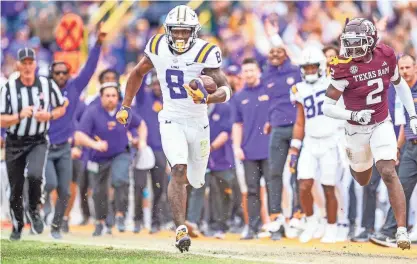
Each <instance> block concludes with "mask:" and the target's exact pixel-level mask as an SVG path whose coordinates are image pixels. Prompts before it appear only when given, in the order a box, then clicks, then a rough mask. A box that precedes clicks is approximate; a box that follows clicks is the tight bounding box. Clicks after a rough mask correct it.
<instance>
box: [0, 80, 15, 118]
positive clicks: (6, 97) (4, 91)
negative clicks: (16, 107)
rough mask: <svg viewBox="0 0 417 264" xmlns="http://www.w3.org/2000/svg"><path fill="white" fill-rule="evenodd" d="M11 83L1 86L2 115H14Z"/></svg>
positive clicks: (0, 105) (0, 109) (0, 102)
mask: <svg viewBox="0 0 417 264" xmlns="http://www.w3.org/2000/svg"><path fill="white" fill-rule="evenodd" d="M8 87H9V83H6V84H5V85H3V86H1V88H0V114H1V115H6V114H11V113H12V111H11V110H12V108H11V106H10V94H9V89H8Z"/></svg>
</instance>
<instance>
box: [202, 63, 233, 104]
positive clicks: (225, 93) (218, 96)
mask: <svg viewBox="0 0 417 264" xmlns="http://www.w3.org/2000/svg"><path fill="white" fill-rule="evenodd" d="M204 74H205V75H207V76H210V77H211V78H213V80H214V82H215V83H216V84H217V87H219V88H218V89H217V90H216V91H215V92H214V93H212V94H209V95H208V96H207V103H208V104H216V103H223V102H227V101H229V99H230V96H231V95H232V89H231V88H230V85H229V83H228V82H227V78H226V75H225V74H224V72H223V71H222V70H220V68H214V69H213V68H207V69H204Z"/></svg>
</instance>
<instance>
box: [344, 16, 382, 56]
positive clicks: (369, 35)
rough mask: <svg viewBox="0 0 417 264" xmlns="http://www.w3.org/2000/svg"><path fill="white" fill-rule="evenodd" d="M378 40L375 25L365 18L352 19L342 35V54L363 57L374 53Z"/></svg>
mask: <svg viewBox="0 0 417 264" xmlns="http://www.w3.org/2000/svg"><path fill="white" fill-rule="evenodd" d="M377 41H378V34H377V30H376V27H375V25H374V24H373V23H372V22H371V21H369V20H367V19H365V18H355V19H352V20H350V21H349V22H348V23H347V24H346V26H345V29H344V30H343V33H342V36H341V37H340V42H341V43H340V56H342V57H345V58H353V59H356V58H362V57H364V56H367V55H368V54H370V53H372V51H373V50H374V49H375V47H376V44H377Z"/></svg>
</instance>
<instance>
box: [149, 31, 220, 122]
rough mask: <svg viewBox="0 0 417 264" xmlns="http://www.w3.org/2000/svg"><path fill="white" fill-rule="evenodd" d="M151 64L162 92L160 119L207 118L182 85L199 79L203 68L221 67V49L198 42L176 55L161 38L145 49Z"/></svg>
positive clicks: (153, 39)
mask: <svg viewBox="0 0 417 264" xmlns="http://www.w3.org/2000/svg"><path fill="white" fill-rule="evenodd" d="M145 55H146V56H147V57H148V58H149V59H150V60H151V61H152V64H153V65H154V68H155V69H156V73H157V76H158V80H159V83H160V85H161V90H162V98H163V102H164V103H163V109H162V110H161V111H160V112H159V118H165V119H171V120H174V119H175V118H181V119H184V118H193V117H207V105H206V104H195V103H194V102H193V100H192V99H191V97H189V96H188V94H187V92H186V90H185V89H184V87H183V85H184V84H188V83H189V82H190V81H191V80H193V79H195V78H198V77H199V76H200V75H201V72H202V70H203V69H205V68H219V67H220V66H221V63H222V55H221V51H220V49H219V48H218V47H217V46H216V45H214V44H212V43H208V42H206V41H204V40H202V39H199V38H197V39H196V42H195V44H194V45H193V46H192V47H191V48H190V49H189V50H188V51H186V52H184V53H182V54H175V53H174V51H172V50H171V49H170V48H169V46H168V42H167V37H166V35H164V34H158V35H155V36H153V37H152V38H151V39H150V40H149V42H148V44H147V45H146V48H145Z"/></svg>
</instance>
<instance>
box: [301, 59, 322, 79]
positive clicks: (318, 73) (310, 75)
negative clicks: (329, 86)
mask: <svg viewBox="0 0 417 264" xmlns="http://www.w3.org/2000/svg"><path fill="white" fill-rule="evenodd" d="M307 66H317V70H316V72H315V73H307V72H306V70H305V69H304V67H307ZM300 68H301V69H300V70H301V76H302V78H303V79H304V80H305V81H306V82H307V83H310V84H312V83H315V82H317V81H318V80H319V79H320V77H321V76H323V73H322V71H321V69H320V63H314V64H304V65H300Z"/></svg>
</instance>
